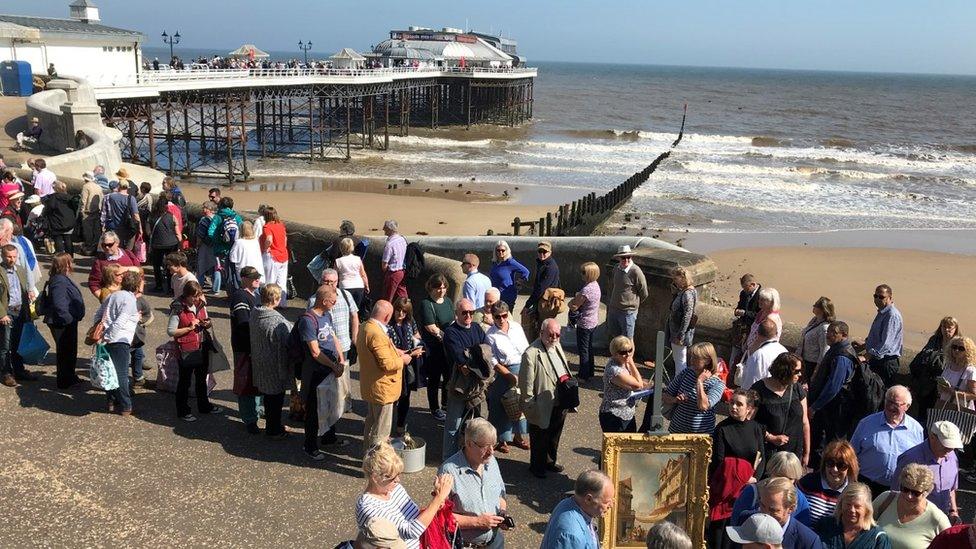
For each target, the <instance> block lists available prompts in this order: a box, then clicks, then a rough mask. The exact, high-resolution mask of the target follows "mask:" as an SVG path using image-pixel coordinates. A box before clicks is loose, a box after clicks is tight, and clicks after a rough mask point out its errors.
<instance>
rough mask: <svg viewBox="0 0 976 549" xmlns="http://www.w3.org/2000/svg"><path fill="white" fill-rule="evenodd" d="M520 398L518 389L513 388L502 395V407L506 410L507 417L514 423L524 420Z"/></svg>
mask: <svg viewBox="0 0 976 549" xmlns="http://www.w3.org/2000/svg"><path fill="white" fill-rule="evenodd" d="M519 396H520V395H519V390H518V387H512V388H511V389H509V390H507V391H505V394H503V395H502V407H503V408H505V415H507V416H508V419H509V420H511V421H513V422H515V421H518V420H520V419H522V404H521V402H520V399H519Z"/></svg>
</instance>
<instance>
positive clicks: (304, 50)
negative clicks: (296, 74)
mask: <svg viewBox="0 0 976 549" xmlns="http://www.w3.org/2000/svg"><path fill="white" fill-rule="evenodd" d="M298 49H300V50H302V53H304V54H305V66H306V67H307V66H308V50H310V49H312V41H311V40H309V41H308V43H307V44H306V43H303V42H302V41H301V40H299V41H298Z"/></svg>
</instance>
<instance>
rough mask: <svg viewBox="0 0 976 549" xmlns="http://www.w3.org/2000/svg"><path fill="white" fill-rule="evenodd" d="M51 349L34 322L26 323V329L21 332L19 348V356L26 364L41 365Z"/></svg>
mask: <svg viewBox="0 0 976 549" xmlns="http://www.w3.org/2000/svg"><path fill="white" fill-rule="evenodd" d="M50 349H51V346H50V345H48V343H47V341H46V340H45V339H44V336H42V335H41V332H39V331H38V330H37V326H34V323H33V322H25V323H24V329H23V331H21V332H20V345H18V346H17V354H19V355H20V357H21V358H22V359H23V360H24V364H40V363H41V362H43V361H44V357H45V356H47V352H48V351H49V350H50Z"/></svg>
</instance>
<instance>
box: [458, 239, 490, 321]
mask: <svg viewBox="0 0 976 549" xmlns="http://www.w3.org/2000/svg"><path fill="white" fill-rule="evenodd" d="M480 264H481V260H480V259H478V256H477V254H473V253H467V254H464V257H463V258H461V270H462V271H463V272H464V274H465V276H466V277H467V278H465V280H464V291H463V292H462V296H463V297H464V298H466V299H470V300H471V302H472V303H474V308H475V309H481V308H483V307H484V306H485V292H486V291H488V288H491V279H490V278H488V276H487V275H485V274H484V273H482V272H481V271H479V270H478V266H479V265H480Z"/></svg>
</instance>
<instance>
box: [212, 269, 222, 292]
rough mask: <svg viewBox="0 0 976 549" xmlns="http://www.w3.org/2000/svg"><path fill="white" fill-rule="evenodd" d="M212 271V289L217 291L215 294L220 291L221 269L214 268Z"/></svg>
mask: <svg viewBox="0 0 976 549" xmlns="http://www.w3.org/2000/svg"><path fill="white" fill-rule="evenodd" d="M210 272H211V273H212V274H211V276H210V278H211V280H213V284H212V288H211V291H212V292H213V293H215V294H217V293H220V282H221V274H220V271H219V270H217V269H214V270H212V271H210Z"/></svg>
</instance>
